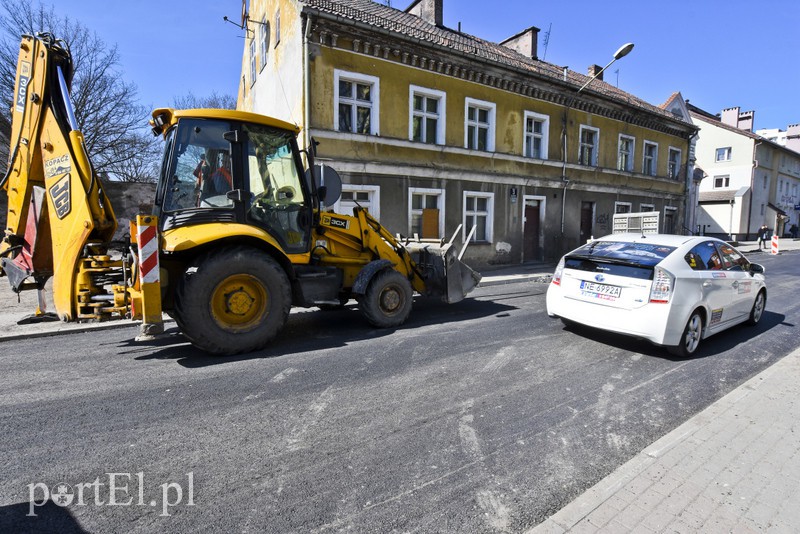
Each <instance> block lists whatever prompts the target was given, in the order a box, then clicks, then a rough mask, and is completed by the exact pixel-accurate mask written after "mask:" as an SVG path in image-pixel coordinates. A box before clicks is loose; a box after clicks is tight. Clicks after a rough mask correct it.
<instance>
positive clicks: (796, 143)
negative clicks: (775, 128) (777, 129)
mask: <svg viewBox="0 0 800 534" xmlns="http://www.w3.org/2000/svg"><path fill="white" fill-rule="evenodd" d="M786 148H788V149H789V150H794V151H795V152H800V124H790V125H789V127H788V128H786Z"/></svg>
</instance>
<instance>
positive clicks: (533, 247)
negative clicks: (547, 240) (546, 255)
mask: <svg viewBox="0 0 800 534" xmlns="http://www.w3.org/2000/svg"><path fill="white" fill-rule="evenodd" d="M544 204H545V197H538V196H525V197H523V201H522V221H523V228H522V261H523V262H526V261H541V259H542V248H541V241H542V235H541V230H542V220H543V219H544Z"/></svg>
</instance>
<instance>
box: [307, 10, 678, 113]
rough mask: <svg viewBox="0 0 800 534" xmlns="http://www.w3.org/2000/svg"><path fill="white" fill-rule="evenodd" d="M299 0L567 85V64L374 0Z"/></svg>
mask: <svg viewBox="0 0 800 534" xmlns="http://www.w3.org/2000/svg"><path fill="white" fill-rule="evenodd" d="M299 2H300V3H301V4H304V5H305V6H307V8H310V9H311V10H315V11H318V12H321V13H326V14H329V15H334V16H336V17H341V18H344V19H349V20H351V21H353V22H355V23H362V24H368V25H370V26H374V27H375V28H378V29H381V30H384V31H390V32H394V33H397V34H400V35H402V36H405V37H410V38H412V39H417V40H420V41H424V42H426V43H429V44H431V45H438V46H441V47H444V48H447V49H449V50H451V51H453V52H456V53H460V54H463V55H467V56H472V57H473V58H480V59H483V60H485V61H488V62H492V63H496V64H499V65H501V66H504V67H510V68H513V69H516V70H519V71H522V72H524V73H527V74H529V75H533V76H539V77H542V78H545V79H547V80H549V81H551V82H555V83H558V84H565V80H564V72H565V69H566V68H565V67H559V66H557V65H553V64H552V63H547V62H545V61H541V60H539V59H534V58H529V57H527V56H524V55H522V54H520V53H519V52H516V51H514V50H512V49H510V48H506V47H505V46H503V45H500V44H497V43H492V42H490V41H486V40H484V39H481V38H479V37H475V36H473V35H469V34H466V33H463V32H459V31H456V30H451V29H449V28H445V27H440V26H436V25H435V24H431V23H429V22H427V21H425V20H423V19H422V18H420V17H417V16H416V15H412V14H410V13H406V12H404V11H401V10H398V9H394V8H391V7H388V6H385V5H383V4H378V3H376V2H374V1H372V0H299ZM589 78H590V77H589V76H588V75H584V74H580V73H577V72H575V71H572V70H569V69H566V84H567V85H570V86H573V87H574V88H575V89H577V88H579V87H581V86H582V85H583V84H585V83H586V82H587V81H588V80H589ZM584 92H594V93H598V94H601V95H603V96H605V97H606V98H608V99H611V100H615V101H617V102H620V103H624V104H627V105H629V106H633V107H638V108H641V109H644V110H646V111H648V112H650V113H653V114H656V115H659V116H662V117H666V118H669V119H670V120H672V121H676V122H679V123H685V124H690V123H686V122H685V121H683V120H681V119H680V118H678V117H675V116H674V115H673V114H672V113H670V112H668V111H666V110H664V109H662V108H660V107H658V106H655V105H653V104H650V103H649V102H645V101H644V100H642V99H640V98H638V97H636V96H634V95H632V94H630V93H626V92H625V91H622V90H620V89H618V88H616V87H614V86H613V85H611V84H609V83H606V82H604V81H602V80H599V79H595V80H594V81H593V82H592V84H591V85H589V86H588V87H587V88H586V89H584Z"/></svg>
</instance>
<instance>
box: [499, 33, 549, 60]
mask: <svg viewBox="0 0 800 534" xmlns="http://www.w3.org/2000/svg"><path fill="white" fill-rule="evenodd" d="M500 45H501V46H505V47H506V48H510V49H511V50H513V51H515V52H519V53H520V54H522V55H523V56H525V57H528V58H531V59H539V58H538V57H537V55H538V53H539V50H538V46H539V28H537V27H535V26H531V27H530V28H528V29H527V30H523V31H521V32H520V33H518V34H516V35H513V36H511V37H509V38H508V39H506V40H505V41H503V42H501V43H500Z"/></svg>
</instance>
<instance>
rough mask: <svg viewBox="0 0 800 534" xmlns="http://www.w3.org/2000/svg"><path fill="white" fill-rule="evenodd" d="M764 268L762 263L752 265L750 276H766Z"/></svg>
mask: <svg viewBox="0 0 800 534" xmlns="http://www.w3.org/2000/svg"><path fill="white" fill-rule="evenodd" d="M764 272H765V271H764V266H763V265H761V264H760V263H751V264H750V274H764Z"/></svg>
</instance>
